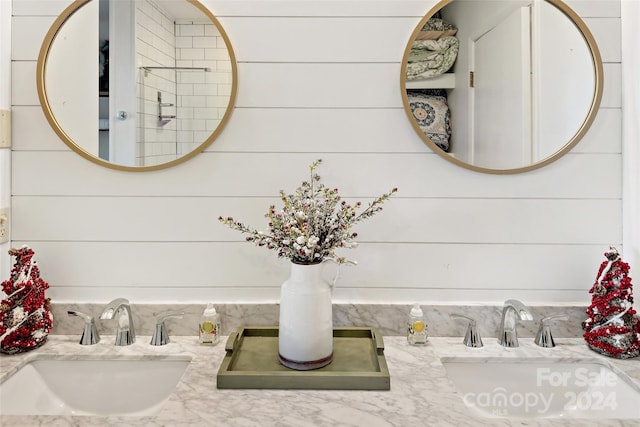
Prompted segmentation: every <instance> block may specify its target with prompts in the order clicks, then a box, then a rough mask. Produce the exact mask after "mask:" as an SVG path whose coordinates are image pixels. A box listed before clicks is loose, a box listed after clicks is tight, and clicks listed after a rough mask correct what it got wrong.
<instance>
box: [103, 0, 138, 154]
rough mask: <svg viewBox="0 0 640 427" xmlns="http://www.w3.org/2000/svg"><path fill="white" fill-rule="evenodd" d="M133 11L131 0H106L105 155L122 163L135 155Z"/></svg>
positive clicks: (133, 4)
mask: <svg viewBox="0 0 640 427" xmlns="http://www.w3.org/2000/svg"><path fill="white" fill-rule="evenodd" d="M135 12H136V8H135V2H134V1H123V0H118V1H110V2H109V67H110V69H109V104H110V107H109V110H110V118H109V124H110V129H111V131H110V132H109V159H110V161H111V162H114V163H117V164H119V165H123V166H135V158H136V155H135V154H136V153H135V132H136V63H135V40H136V38H135V16H136V13H135ZM121 113H124V114H125V115H126V117H123V116H122V115H121Z"/></svg>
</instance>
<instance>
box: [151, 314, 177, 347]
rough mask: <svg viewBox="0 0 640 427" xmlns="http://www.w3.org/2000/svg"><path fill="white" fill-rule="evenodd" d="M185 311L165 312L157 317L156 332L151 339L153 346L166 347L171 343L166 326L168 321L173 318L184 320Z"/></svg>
mask: <svg viewBox="0 0 640 427" xmlns="http://www.w3.org/2000/svg"><path fill="white" fill-rule="evenodd" d="M182 316H184V311H164V312H162V313H159V314H157V315H156V330H155V332H154V333H153V337H151V342H150V343H149V344H151V345H165V344H168V343H169V341H170V340H169V333H168V332H167V327H166V326H165V324H164V321H165V320H166V319H169V318H171V317H178V318H182Z"/></svg>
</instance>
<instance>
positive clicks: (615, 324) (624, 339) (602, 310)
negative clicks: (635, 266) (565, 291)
mask: <svg viewBox="0 0 640 427" xmlns="http://www.w3.org/2000/svg"><path fill="white" fill-rule="evenodd" d="M604 255H605V257H606V258H607V261H603V262H602V264H600V269H599V270H598V276H597V280H596V282H595V283H594V284H593V287H592V288H591V290H590V291H589V293H591V294H592V297H591V305H590V306H589V307H588V308H587V314H588V315H589V318H588V319H587V320H586V321H585V322H584V323H583V325H582V326H583V329H584V330H585V333H584V335H583V336H584V339H585V341H586V342H587V345H588V346H589V348H591V349H592V350H594V351H596V352H598V353H602V354H604V355H606V356H611V357H617V358H619V359H628V358H631V357H636V356H638V355H640V319H639V318H638V316H636V315H635V314H636V311H635V310H634V309H633V307H632V304H633V287H632V285H631V278H630V277H629V264H627V263H626V262H624V261H622V259H621V258H620V255H619V254H618V251H617V250H616V249H615V248H613V247H611V248H609V251H608V252H605V254H604Z"/></svg>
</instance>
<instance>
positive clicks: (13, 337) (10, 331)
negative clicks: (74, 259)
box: [0, 246, 53, 354]
mask: <svg viewBox="0 0 640 427" xmlns="http://www.w3.org/2000/svg"><path fill="white" fill-rule="evenodd" d="M33 254H34V252H33V250H32V249H31V248H29V247H28V246H23V247H22V248H20V249H11V250H9V255H11V256H15V257H16V263H15V265H14V266H13V268H12V269H11V277H10V278H9V279H8V280H5V281H4V282H2V290H3V291H4V293H5V294H6V295H7V298H6V299H4V300H2V303H0V352H2V353H8V354H14V353H21V352H25V351H28V350H33V349H34V348H38V347H40V346H41V345H42V344H44V343H45V342H46V340H47V336H48V335H49V332H50V331H51V327H52V326H53V316H52V315H51V311H50V310H49V301H50V300H49V299H48V298H45V296H44V292H45V290H46V289H47V288H49V284H48V283H47V282H45V281H44V280H42V278H41V277H40V270H39V269H38V266H37V265H36V261H35V260H33V259H32V258H33Z"/></svg>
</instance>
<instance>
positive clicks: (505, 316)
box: [498, 299, 533, 347]
mask: <svg viewBox="0 0 640 427" xmlns="http://www.w3.org/2000/svg"><path fill="white" fill-rule="evenodd" d="M516 316H517V318H516ZM518 319H519V320H533V316H532V315H531V312H530V311H529V309H528V308H527V307H526V306H525V305H524V304H523V303H521V302H520V301H518V300H514V299H510V300H506V301H505V302H504V307H503V308H502V320H501V321H500V335H499V336H498V339H499V340H500V345H502V346H503V347H518V346H519V344H518V334H517V332H516V326H517V324H518Z"/></svg>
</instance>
